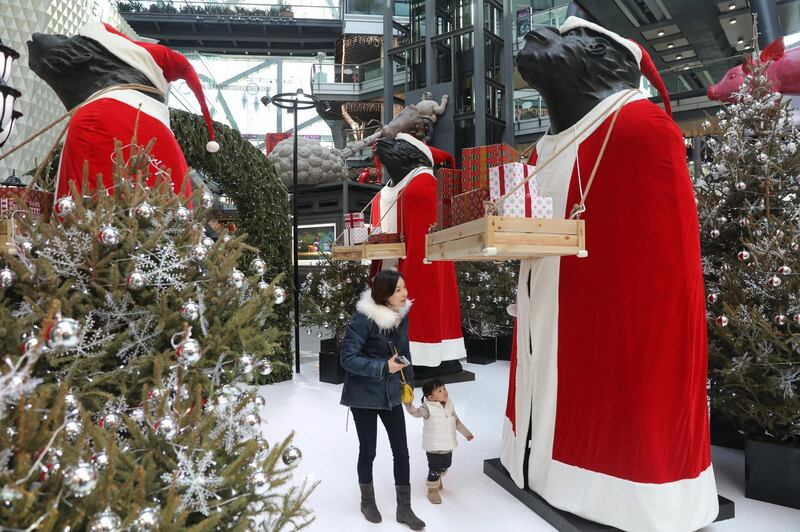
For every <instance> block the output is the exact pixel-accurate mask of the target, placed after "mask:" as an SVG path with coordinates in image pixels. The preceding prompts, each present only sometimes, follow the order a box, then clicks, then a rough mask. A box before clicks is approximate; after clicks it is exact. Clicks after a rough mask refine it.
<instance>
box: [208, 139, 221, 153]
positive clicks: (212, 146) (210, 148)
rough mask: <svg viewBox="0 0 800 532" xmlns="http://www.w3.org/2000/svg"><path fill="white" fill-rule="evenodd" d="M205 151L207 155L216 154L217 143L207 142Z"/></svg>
mask: <svg viewBox="0 0 800 532" xmlns="http://www.w3.org/2000/svg"><path fill="white" fill-rule="evenodd" d="M206 151H207V152H208V153H217V152H218V151H219V142H217V141H216V140H209V141H208V142H207V143H206Z"/></svg>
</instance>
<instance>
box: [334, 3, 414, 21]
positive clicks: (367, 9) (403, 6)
mask: <svg viewBox="0 0 800 532" xmlns="http://www.w3.org/2000/svg"><path fill="white" fill-rule="evenodd" d="M408 6H409V1H408V0H395V2H394V15H395V16H396V17H407V16H408V12H409V7H408ZM384 10H385V2H384V1H383V0H347V3H346V8H345V14H346V15H375V16H383V13H384Z"/></svg>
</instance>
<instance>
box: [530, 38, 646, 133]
mask: <svg viewBox="0 0 800 532" xmlns="http://www.w3.org/2000/svg"><path fill="white" fill-rule="evenodd" d="M516 62H517V70H519V73H520V75H521V76H522V79H524V80H525V82H527V83H528V85H530V86H531V87H532V88H534V89H536V90H537V91H539V93H540V94H541V95H542V99H543V100H544V102H545V104H546V105H547V110H548V113H549V116H550V124H551V125H550V130H551V133H559V132H560V131H563V130H564V129H566V128H568V127H570V126H571V125H573V124H574V123H576V122H577V121H578V120H580V118H581V117H583V116H584V115H585V114H586V113H588V112H589V111H590V110H591V109H592V108H593V107H594V106H595V105H597V103H598V102H600V101H601V100H603V99H604V98H606V97H607V96H610V95H612V94H614V93H615V92H618V91H620V90H623V89H630V88H634V89H635V88H637V87H638V86H639V78H640V76H641V71H640V69H639V65H638V64H637V63H636V59H635V58H634V57H633V54H631V52H630V51H629V50H628V49H626V48H625V47H624V46H622V45H621V44H620V43H618V42H616V41H614V40H613V39H611V38H609V37H607V36H605V35H603V34H601V33H598V32H596V31H593V30H590V29H586V28H577V29H574V30H571V31H568V32H565V33H564V34H563V35H562V34H561V33H559V31H558V29H556V28H553V27H549V26H548V27H542V28H539V29H537V30H535V31H531V32H528V33H527V34H526V35H525V47H524V48H523V49H522V50H520V52H519V53H518V54H517V59H516Z"/></svg>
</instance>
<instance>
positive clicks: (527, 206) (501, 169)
mask: <svg viewBox="0 0 800 532" xmlns="http://www.w3.org/2000/svg"><path fill="white" fill-rule="evenodd" d="M498 170H499V174H500V195H501V196H505V195H506V175H505V174H506V165H504V164H502V165H500V167H499V168H498ZM522 177H523V179H527V178H528V165H527V164H523V165H522ZM530 186H531V182H530V181H528V182H527V183H525V185H523V187H524V190H525V218H532V217H533V206H532V205H531V203H532V202H531V188H530Z"/></svg>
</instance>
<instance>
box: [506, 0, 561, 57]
mask: <svg viewBox="0 0 800 532" xmlns="http://www.w3.org/2000/svg"><path fill="white" fill-rule="evenodd" d="M568 7H569V6H568V5H563V6H561V7H553V8H550V9H543V10H541V11H536V12H532V11H533V10H532V8H531V10H529V11H527V12H526V11H524V10H520V11H518V12H517V13H516V16H515V18H514V36H515V39H514V50H515V51H516V50H518V49H520V48H522V47H523V46H525V34H526V33H528V32H529V31H531V30H535V29H536V28H540V27H542V26H555V27H559V26H561V24H563V23H564V21H565V20H567V8H568Z"/></svg>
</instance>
